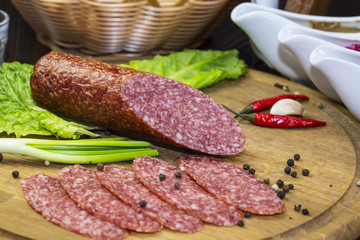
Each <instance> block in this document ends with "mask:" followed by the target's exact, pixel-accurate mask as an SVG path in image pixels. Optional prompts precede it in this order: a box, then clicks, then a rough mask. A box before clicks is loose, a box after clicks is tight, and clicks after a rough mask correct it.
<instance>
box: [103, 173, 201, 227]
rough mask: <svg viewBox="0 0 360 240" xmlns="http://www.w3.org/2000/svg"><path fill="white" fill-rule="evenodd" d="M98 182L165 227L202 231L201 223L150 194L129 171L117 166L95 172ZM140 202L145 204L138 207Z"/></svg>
mask: <svg viewBox="0 0 360 240" xmlns="http://www.w3.org/2000/svg"><path fill="white" fill-rule="evenodd" d="M97 175H98V176H99V179H100V181H101V182H102V183H103V184H104V186H106V187H107V188H108V189H109V190H110V191H112V192H113V193H114V194H115V195H117V196H118V197H119V198H121V199H122V200H123V201H124V202H126V203H127V204H129V205H131V206H132V207H133V208H134V209H137V210H139V211H141V212H143V213H144V214H146V215H147V216H149V217H151V218H153V219H155V220H157V221H159V222H160V223H161V224H163V225H164V226H165V227H168V228H170V229H172V230H175V231H180V232H188V233H191V232H196V231H200V230H202V229H203V226H204V224H203V222H202V221H201V220H200V219H198V218H195V217H193V216H190V215H187V214H185V213H184V212H183V211H181V210H179V209H177V208H175V207H174V206H171V205H169V204H168V203H166V202H164V201H162V200H161V199H160V198H158V197H157V196H155V195H154V194H153V193H151V192H150V191H149V190H148V189H147V188H146V187H145V186H144V185H143V184H142V183H140V182H139V180H137V179H136V177H135V175H134V172H133V171H132V170H130V169H126V168H120V167H117V166H111V167H104V169H103V170H101V171H97ZM140 201H145V202H142V203H144V204H146V205H145V206H140Z"/></svg>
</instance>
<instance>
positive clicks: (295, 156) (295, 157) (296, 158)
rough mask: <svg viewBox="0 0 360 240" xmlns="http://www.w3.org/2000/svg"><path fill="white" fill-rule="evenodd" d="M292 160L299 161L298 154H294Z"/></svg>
mask: <svg viewBox="0 0 360 240" xmlns="http://www.w3.org/2000/svg"><path fill="white" fill-rule="evenodd" d="M294 159H295V160H296V161H299V159H300V154H298V153H296V154H295V155H294Z"/></svg>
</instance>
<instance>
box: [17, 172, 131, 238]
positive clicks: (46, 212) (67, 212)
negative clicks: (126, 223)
mask: <svg viewBox="0 0 360 240" xmlns="http://www.w3.org/2000/svg"><path fill="white" fill-rule="evenodd" d="M21 183H22V189H23V192H24V195H25V198H26V200H27V201H28V203H29V204H30V205H31V206H32V207H33V208H34V209H35V210H36V211H37V212H39V213H40V214H41V215H42V216H43V217H44V218H46V219H47V220H49V221H51V222H53V223H55V224H57V225H59V226H61V227H63V228H65V229H67V230H69V231H72V232H75V233H78V234H81V235H83V236H87V237H90V238H95V239H122V238H124V237H126V236H127V235H128V232H127V231H126V230H125V229H122V228H120V227H118V226H116V225H115V224H112V223H110V222H107V221H104V220H101V219H99V218H97V217H95V216H94V215H92V214H90V213H88V212H87V211H85V210H83V209H81V208H80V207H79V206H78V205H77V204H76V203H75V202H74V201H73V200H72V199H71V198H70V197H69V196H68V195H67V194H66V192H65V191H64V189H63V188H62V186H61V184H60V182H59V180H58V179H57V178H54V177H49V176H47V175H44V174H37V175H34V176H31V177H28V178H25V179H23V180H22V181H21Z"/></svg>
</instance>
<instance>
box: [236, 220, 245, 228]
mask: <svg viewBox="0 0 360 240" xmlns="http://www.w3.org/2000/svg"><path fill="white" fill-rule="evenodd" d="M237 225H238V226H239V227H243V226H244V225H245V224H244V221H243V220H239V221H238V222H237Z"/></svg>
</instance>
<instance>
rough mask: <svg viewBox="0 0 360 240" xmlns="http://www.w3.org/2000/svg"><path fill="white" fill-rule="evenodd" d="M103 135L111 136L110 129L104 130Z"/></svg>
mask: <svg viewBox="0 0 360 240" xmlns="http://www.w3.org/2000/svg"><path fill="white" fill-rule="evenodd" d="M104 133H105V135H106V136H110V135H111V134H112V131H111V129H105V131H104Z"/></svg>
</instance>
